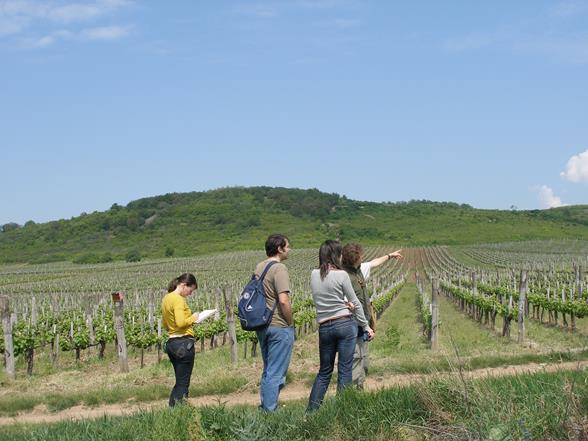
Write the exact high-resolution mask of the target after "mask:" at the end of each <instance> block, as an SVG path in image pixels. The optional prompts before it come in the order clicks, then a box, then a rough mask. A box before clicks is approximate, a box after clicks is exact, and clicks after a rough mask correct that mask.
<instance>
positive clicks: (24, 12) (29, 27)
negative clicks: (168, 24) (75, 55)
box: [0, 0, 132, 47]
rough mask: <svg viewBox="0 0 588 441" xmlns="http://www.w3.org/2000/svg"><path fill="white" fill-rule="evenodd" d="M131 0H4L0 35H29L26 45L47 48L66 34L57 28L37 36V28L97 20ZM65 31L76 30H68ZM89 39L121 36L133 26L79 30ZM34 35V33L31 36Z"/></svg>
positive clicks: (0, 13)
mask: <svg viewBox="0 0 588 441" xmlns="http://www.w3.org/2000/svg"><path fill="white" fill-rule="evenodd" d="M131 3H132V2H131V0H94V1H90V2H72V1H63V0H45V1H31V0H0V37H2V36H8V35H18V34H25V35H26V34H28V35H27V36H26V38H25V39H24V41H25V44H24V46H25V47H46V46H50V45H51V44H53V43H55V42H56V41H57V40H58V39H60V38H64V37H65V36H66V35H64V34H63V33H62V34H59V32H63V31H57V32H52V33H49V34H48V35H45V36H42V37H34V27H35V26H36V25H40V26H50V27H52V26H55V25H56V24H57V25H59V24H61V25H72V24H74V23H80V22H88V21H95V20H97V19H99V18H100V17H104V16H106V15H109V14H113V13H114V12H116V11H117V10H118V9H120V8H122V7H124V6H127V5H130V4H131ZM65 32H69V33H72V31H69V30H66V31H65ZM76 33H77V34H78V35H79V36H80V37H83V38H85V39H103V40H105V39H110V40H113V39H117V38H121V37H123V36H125V35H127V34H128V33H129V27H121V26H110V27H95V28H91V29H87V30H83V31H81V32H76ZM31 34H32V35H31Z"/></svg>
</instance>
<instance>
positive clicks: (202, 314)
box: [196, 309, 216, 323]
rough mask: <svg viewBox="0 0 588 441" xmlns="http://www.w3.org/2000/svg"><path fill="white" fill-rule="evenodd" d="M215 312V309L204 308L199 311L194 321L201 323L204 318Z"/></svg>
mask: <svg viewBox="0 0 588 441" xmlns="http://www.w3.org/2000/svg"><path fill="white" fill-rule="evenodd" d="M215 312H216V309H205V310H204V311H201V312H200V313H199V314H198V319H197V320H196V323H202V322H203V321H204V320H206V319H207V318H209V317H210V316H212V315H214V313H215Z"/></svg>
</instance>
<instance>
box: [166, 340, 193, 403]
mask: <svg viewBox="0 0 588 441" xmlns="http://www.w3.org/2000/svg"><path fill="white" fill-rule="evenodd" d="M195 351H196V350H195V348H194V338H193V337H175V338H170V339H169V340H168V341H167V355H168V356H169V359H170V361H171V363H172V365H173V367H174V372H175V374H176V384H175V385H174V388H173V389H172V391H171V395H170V397H169V405H170V407H173V406H175V405H176V403H177V402H178V401H181V400H182V399H184V397H187V396H188V388H189V387H190V377H191V376H192V368H193V367H194V356H195Z"/></svg>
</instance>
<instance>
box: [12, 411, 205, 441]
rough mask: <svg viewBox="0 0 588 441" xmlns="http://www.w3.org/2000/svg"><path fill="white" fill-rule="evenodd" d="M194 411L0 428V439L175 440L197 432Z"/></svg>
mask: <svg viewBox="0 0 588 441" xmlns="http://www.w3.org/2000/svg"><path fill="white" fill-rule="evenodd" d="M197 431H198V427H197V414H196V411H195V410H194V409H193V408H192V407H190V406H178V407H176V408H174V409H165V410H163V411H149V412H142V413H140V414H137V415H133V416H131V417H103V418H100V419H98V420H88V421H81V422H62V423H57V424H51V425H31V426H24V425H19V426H13V427H6V428H0V439H3V440H12V441H21V440H22V441H25V440H26V441H80V440H84V441H94V440H103V441H123V440H124V441H128V440H144V441H151V440H152V441H168V440H169V441H178V440H189V439H190V436H191V434H193V433H197Z"/></svg>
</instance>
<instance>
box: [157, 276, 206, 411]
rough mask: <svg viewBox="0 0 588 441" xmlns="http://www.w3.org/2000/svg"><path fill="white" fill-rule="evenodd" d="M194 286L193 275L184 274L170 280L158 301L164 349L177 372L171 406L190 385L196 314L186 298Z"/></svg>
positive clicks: (181, 396) (194, 278)
mask: <svg viewBox="0 0 588 441" xmlns="http://www.w3.org/2000/svg"><path fill="white" fill-rule="evenodd" d="M196 288H198V283H197V282H196V277H194V275H193V274H190V273H184V274H182V275H181V276H179V277H176V278H175V279H173V280H172V281H171V282H170V283H169V286H168V288H167V294H166V295H165V296H164V297H163V300H162V301H161V320H162V325H163V327H164V328H165V329H167V332H168V334H169V340H168V342H167V349H166V352H167V355H168V356H169V359H170V361H171V363H172V365H173V366H174V372H175V374H176V384H175V385H174V388H173V389H172V391H171V395H170V397H169V405H170V407H173V406H175V404H176V403H177V402H178V401H181V400H182V399H183V398H184V397H187V396H188V388H189V387H190V377H191V376H192V369H193V368H194V355H195V348H194V331H193V329H192V326H193V324H194V323H195V322H196V321H197V320H198V313H197V312H195V313H193V314H192V311H190V308H189V307H188V304H187V303H186V297H188V296H189V295H191V294H192V292H193V291H194V290H195V289H196Z"/></svg>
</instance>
